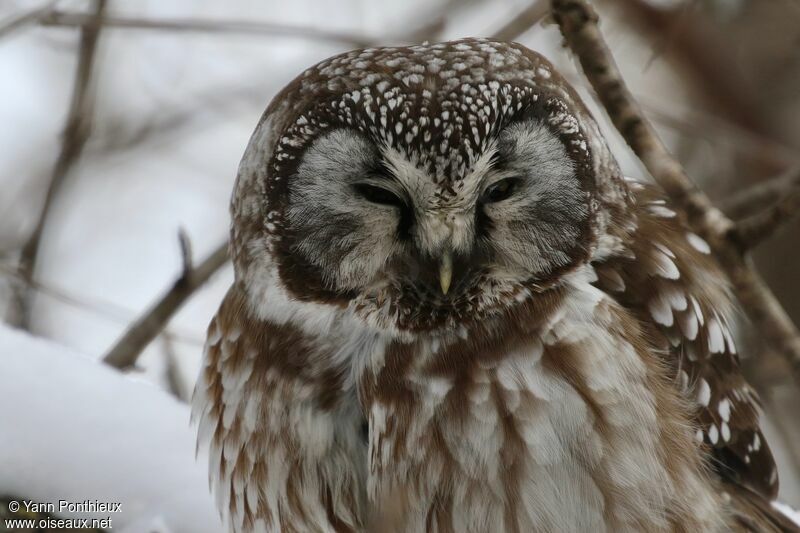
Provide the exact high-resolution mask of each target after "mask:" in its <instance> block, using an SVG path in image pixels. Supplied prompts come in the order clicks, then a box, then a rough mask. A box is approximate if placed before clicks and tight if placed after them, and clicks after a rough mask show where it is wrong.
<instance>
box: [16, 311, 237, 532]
mask: <svg viewBox="0 0 800 533" xmlns="http://www.w3.org/2000/svg"><path fill="white" fill-rule="evenodd" d="M0 354H2V358H3V360H2V371H1V372H0V405H1V406H2V409H0V428H2V431H0V465H2V468H0V493H2V494H5V495H11V496H16V497H19V498H25V499H32V500H34V501H36V502H39V503H45V502H54V503H56V504H57V502H59V500H66V501H68V502H71V503H78V502H84V501H86V500H99V501H100V502H110V503H121V512H97V513H89V514H80V513H59V515H63V516H66V517H69V516H73V517H82V518H88V517H93V518H106V517H111V526H112V529H113V530H114V531H123V532H125V533H168V532H172V533H219V532H220V531H222V527H221V524H220V520H219V517H218V515H217V512H216V510H215V508H214V504H213V502H212V499H211V497H210V495H209V492H208V482H207V476H206V458H205V457H203V456H202V455H201V456H200V457H198V459H197V460H195V436H194V430H193V429H192V428H190V427H189V408H188V406H186V405H185V404H183V403H180V402H178V401H177V400H176V399H175V398H173V397H172V396H170V395H169V394H168V393H166V392H165V391H163V390H161V389H159V388H157V387H154V386H153V385H152V384H150V383H147V382H145V381H142V380H138V379H133V378H130V377H128V376H125V375H123V374H121V373H120V372H118V371H116V370H114V369H112V368H110V367H108V366H106V365H103V364H100V363H98V362H97V361H94V360H92V359H91V358H88V357H85V356H83V355H81V354H79V353H76V352H73V351H71V350H69V349H67V348H65V347H64V346H60V345H58V344H55V343H53V342H51V341H47V340H44V339H41V338H37V337H34V336H31V335H29V334H27V333H23V332H20V331H18V330H12V329H9V328H8V327H6V326H0Z"/></svg>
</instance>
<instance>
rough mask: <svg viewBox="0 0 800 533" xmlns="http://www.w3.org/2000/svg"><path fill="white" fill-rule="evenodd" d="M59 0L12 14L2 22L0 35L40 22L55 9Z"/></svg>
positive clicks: (0, 23) (3, 35) (52, 0)
mask: <svg viewBox="0 0 800 533" xmlns="http://www.w3.org/2000/svg"><path fill="white" fill-rule="evenodd" d="M57 1H58V0H50V1H49V2H45V3H44V4H43V5H41V6H39V7H35V8H33V9H29V10H27V11H23V12H22V13H18V14H17V15H12V16H10V17H8V18H6V19H5V20H3V21H2V22H0V37H5V36H6V35H9V34H10V33H12V32H14V31H16V30H18V29H20V28H22V27H23V26H26V25H29V24H34V23H36V22H39V21H40V20H41V19H42V17H43V16H45V15H47V14H48V13H49V12H50V11H52V10H53V6H55V5H56V2H57Z"/></svg>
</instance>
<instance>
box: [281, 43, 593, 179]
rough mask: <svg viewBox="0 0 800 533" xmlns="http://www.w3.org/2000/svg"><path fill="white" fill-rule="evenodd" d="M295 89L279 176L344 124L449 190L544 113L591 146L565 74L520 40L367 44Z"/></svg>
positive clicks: (561, 130) (578, 144) (573, 139)
mask: <svg viewBox="0 0 800 533" xmlns="http://www.w3.org/2000/svg"><path fill="white" fill-rule="evenodd" d="M554 78H557V79H554ZM293 85H294V87H293V88H292V92H291V94H290V95H289V97H290V99H291V100H292V101H293V103H294V105H293V108H292V114H291V116H292V121H291V122H290V123H289V124H288V126H287V127H285V129H284V130H283V132H282V134H281V136H280V138H279V139H278V142H277V145H276V146H275V150H274V157H273V172H272V174H273V176H274V177H275V178H276V179H280V177H281V176H286V175H287V173H288V174H291V169H292V168H293V167H295V166H296V164H297V161H298V160H299V159H300V158H301V157H302V153H303V151H304V149H305V148H306V147H307V146H308V145H309V144H310V143H311V142H312V141H313V140H314V139H315V138H316V137H318V136H319V135H320V134H322V133H324V132H325V131H329V130H331V129H335V128H348V129H352V130H355V131H358V132H360V133H361V134H363V135H365V136H367V137H368V138H370V139H371V140H372V141H373V142H374V143H375V144H376V145H377V146H379V147H381V148H390V149H393V150H394V151H396V152H398V153H400V154H402V155H403V156H404V157H405V158H406V159H407V160H408V161H409V162H410V163H411V164H413V165H414V166H416V167H418V168H420V169H422V170H424V171H425V172H426V173H427V174H428V175H429V176H430V177H431V179H433V180H434V181H435V182H436V183H438V184H441V185H443V186H446V187H450V186H452V185H456V186H457V185H458V182H459V181H461V180H463V179H464V177H465V176H467V175H469V174H470V171H471V169H473V167H474V166H475V164H476V162H477V161H478V160H479V159H480V157H481V156H482V155H483V154H485V153H486V151H487V150H488V149H489V148H490V147H491V146H492V145H493V139H494V138H495V137H496V134H497V132H498V131H499V130H500V129H501V128H502V127H503V126H505V125H506V124H508V123H509V122H510V121H513V120H516V119H518V118H519V117H522V116H526V115H534V116H536V117H537V118H539V119H540V120H543V121H545V122H546V123H547V125H548V126H549V127H550V128H551V130H552V131H553V133H554V134H556V135H558V136H562V137H563V136H566V142H568V143H569V144H571V145H572V147H573V148H574V149H578V150H583V151H584V152H585V151H586V150H587V143H586V140H585V138H584V135H583V132H582V130H581V128H580V126H579V123H578V119H577V118H576V117H575V116H574V115H573V114H572V113H571V112H569V107H570V106H569V105H568V102H567V101H565V100H568V99H569V96H570V95H569V94H568V91H565V90H564V87H563V85H565V84H564V83H563V81H561V80H560V76H558V75H557V73H554V71H553V70H552V67H551V66H550V65H549V63H547V61H546V60H544V59H543V58H541V57H540V56H538V55H536V54H533V53H532V52H530V51H529V50H527V49H524V48H521V47H519V46H518V45H514V44H511V43H502V42H496V41H488V40H481V39H467V40H461V41H454V42H448V43H435V44H431V45H420V46H412V47H403V48H372V49H365V50H357V51H353V52H348V53H345V54H342V55H339V56H335V57H333V58H330V59H328V60H326V61H323V62H322V63H320V64H318V65H316V66H314V67H312V68H310V69H308V70H306V71H305V72H304V73H303V74H302V75H301V76H300V77H298V79H297V80H296V81H295V83H294V84H293Z"/></svg>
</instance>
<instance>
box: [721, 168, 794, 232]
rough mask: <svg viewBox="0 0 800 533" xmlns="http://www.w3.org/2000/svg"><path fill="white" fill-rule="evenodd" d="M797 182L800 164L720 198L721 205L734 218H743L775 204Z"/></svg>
mask: <svg viewBox="0 0 800 533" xmlns="http://www.w3.org/2000/svg"><path fill="white" fill-rule="evenodd" d="M797 183H800V166H795V167H792V168H790V169H789V170H787V171H786V172H783V173H781V174H780V175H779V176H776V177H774V178H771V179H768V180H765V181H761V182H759V183H756V184H755V185H751V186H750V187H748V188H746V189H744V190H742V191H738V192H736V193H734V194H731V195H730V196H728V197H726V198H723V199H722V200H720V202H719V206H720V207H721V208H722V210H723V211H724V212H725V214H727V215H728V216H729V217H731V218H732V219H734V220H739V219H743V218H746V217H749V216H751V215H754V214H756V213H758V212H759V211H761V210H763V209H766V208H767V207H769V206H771V205H773V204H774V203H775V202H777V201H779V200H780V199H781V198H783V197H784V196H786V195H787V194H788V193H789V191H790V190H791V189H792V187H793V186H795V184H797Z"/></svg>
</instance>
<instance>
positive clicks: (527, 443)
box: [364, 267, 719, 532]
mask: <svg viewBox="0 0 800 533" xmlns="http://www.w3.org/2000/svg"><path fill="white" fill-rule="evenodd" d="M589 268H591V267H587V269H589ZM587 275H588V274H587V272H578V273H576V274H575V275H574V276H572V278H573V279H572V280H571V283H568V284H567V286H568V288H567V289H565V290H562V291H559V292H557V294H551V295H549V296H548V297H547V298H546V299H545V300H543V301H538V302H537V303H536V304H535V305H534V304H531V305H529V306H528V307H527V309H526V312H528V313H530V317H538V318H536V319H532V318H531V319H528V320H527V321H514V320H512V321H507V322H505V324H508V323H509V322H513V323H516V324H527V325H525V326H520V325H512V326H508V325H505V326H503V328H500V327H499V326H493V325H492V324H487V325H486V330H485V331H482V332H480V335H479V337H480V339H481V340H473V337H472V335H471V334H470V333H466V332H462V333H463V335H462V337H459V338H455V339H450V340H449V341H447V340H438V341H437V340H434V341H430V340H429V341H416V342H414V343H412V344H394V345H390V346H389V347H388V348H387V350H386V353H385V360H384V361H383V364H382V366H381V368H380V370H377V371H376V372H375V373H374V374H373V375H372V376H371V377H370V378H369V379H367V383H366V385H365V387H364V389H365V396H366V397H368V398H369V402H368V403H369V405H370V410H369V417H370V429H371V434H370V466H369V472H370V474H369V487H368V493H369V497H370V500H371V501H373V502H375V503H376V510H377V517H378V518H376V520H379V521H381V522H382V523H383V524H394V529H395V530H398V531H476V532H477V531H604V530H609V531H625V530H630V531H642V530H647V531H672V530H674V529H676V528H677V527H679V526H678V525H679V524H680V526H684V527H685V526H693V527H690V529H691V530H697V531H713V530H716V529H717V528H718V527H719V524H717V523H716V522H715V518H714V517H716V516H718V510H717V508H716V505H717V502H716V499H715V496H714V495H713V493H712V492H711V491H710V489H709V487H710V485H709V484H708V482H707V480H706V479H705V478H704V477H703V475H702V469H700V468H698V467H697V466H698V465H696V464H694V461H695V459H693V457H696V455H697V454H696V453H695V451H694V450H695V446H696V445H695V444H694V442H693V440H692V439H691V436H690V435H689V431H688V430H687V429H686V427H687V425H686V424H685V421H681V420H677V419H675V418H670V417H669V416H666V415H664V413H665V412H666V410H669V409H670V405H672V404H675V403H676V402H677V400H676V399H675V398H674V397H673V396H672V393H671V392H670V389H669V387H667V386H665V385H666V384H665V383H663V381H664V377H663V376H662V375H661V369H660V368H659V366H658V364H657V363H655V362H654V361H651V360H649V359H648V355H647V354H648V353H649V352H648V350H647V349H646V344H644V342H643V340H642V337H641V332H639V331H638V328H637V326H636V322H635V321H633V320H631V319H630V318H629V317H627V316H625V313H624V311H623V310H622V309H621V308H620V307H618V306H617V305H616V304H615V302H613V301H612V300H610V299H609V298H608V297H607V296H605V295H604V294H603V293H601V292H599V291H597V290H596V289H594V288H593V287H592V286H591V285H590V284H588V283H587V282H586V281H585V279H586V276H587ZM582 278H583V279H584V281H582ZM509 327H511V328H512V329H514V331H509V330H508V328H509ZM504 339H514V341H513V342H506V341H504ZM675 411H678V410H675ZM689 509H691V511H689ZM683 510H685V511H686V512H683ZM687 517H688V518H687ZM687 522H688V523H687ZM397 524H401V525H397Z"/></svg>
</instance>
